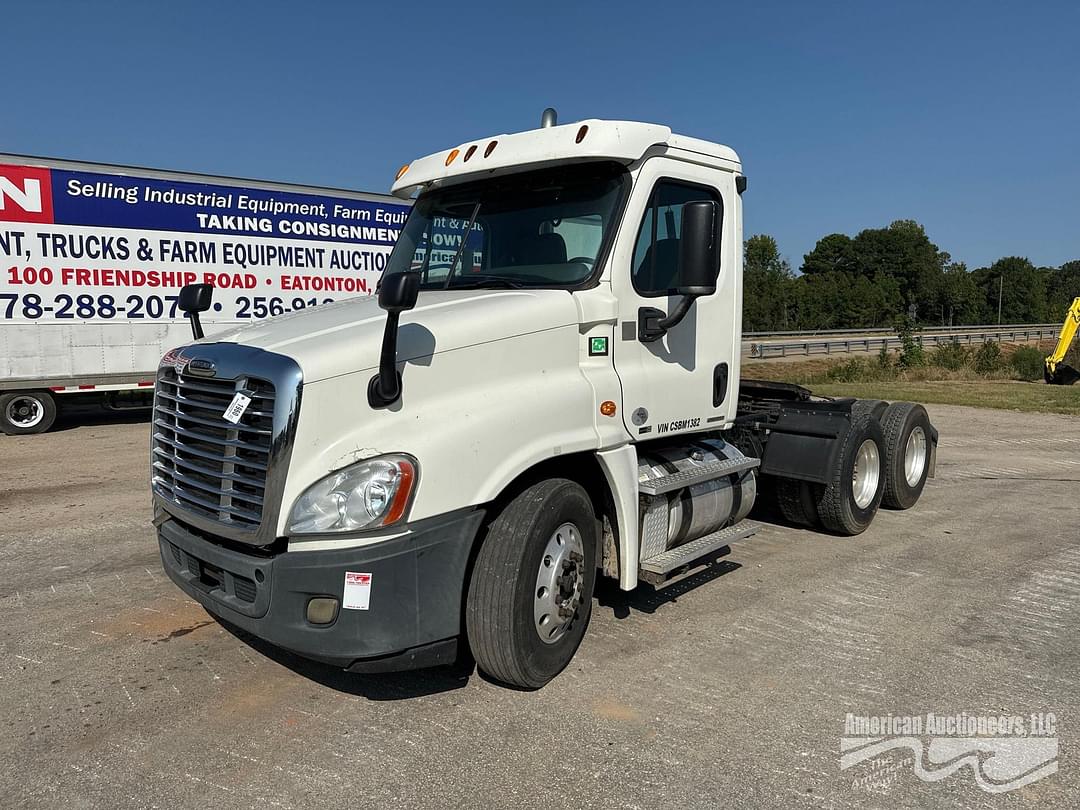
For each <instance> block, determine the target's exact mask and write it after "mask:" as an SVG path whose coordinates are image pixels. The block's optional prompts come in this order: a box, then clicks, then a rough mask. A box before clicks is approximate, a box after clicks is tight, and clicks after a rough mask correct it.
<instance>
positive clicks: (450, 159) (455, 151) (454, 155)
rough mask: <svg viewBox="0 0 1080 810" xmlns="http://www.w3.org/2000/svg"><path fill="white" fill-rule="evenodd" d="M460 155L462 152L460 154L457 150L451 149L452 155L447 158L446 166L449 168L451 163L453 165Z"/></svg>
mask: <svg viewBox="0 0 1080 810" xmlns="http://www.w3.org/2000/svg"><path fill="white" fill-rule="evenodd" d="M460 154H461V152H459V151H458V150H457V149H451V150H450V154H449V155H447V156H446V165H447V166H449V165H450V164H451V163H453V162H454V161H455V160H456V159H457V156H458V155H460Z"/></svg>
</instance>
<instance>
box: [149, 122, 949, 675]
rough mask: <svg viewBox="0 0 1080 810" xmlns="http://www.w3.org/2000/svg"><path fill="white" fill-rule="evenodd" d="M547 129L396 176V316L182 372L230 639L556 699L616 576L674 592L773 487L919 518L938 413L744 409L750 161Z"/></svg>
mask: <svg viewBox="0 0 1080 810" xmlns="http://www.w3.org/2000/svg"><path fill="white" fill-rule="evenodd" d="M553 118H554V114H553V112H552V111H547V112H546V113H545V120H544V124H545V125H546V126H543V127H541V128H540V129H537V130H533V131H527V132H522V133H518V134H512V135H497V136H494V137H490V138H483V139H480V140H476V141H470V142H468V143H464V144H461V145H460V146H457V147H455V148H453V149H449V150H447V151H444V152H439V153H437V154H434V155H430V156H428V157H425V158H421V159H419V160H417V161H415V162H414V163H412V164H411V165H407V166H404V167H402V169H401V171H400V172H399V173H398V176H397V180H396V181H395V183H394V184H393V192H394V194H396V195H398V196H400V197H401V198H403V199H412V198H413V197H414V196H415V202H414V205H413V208H412V211H411V212H410V215H409V219H408V221H407V222H406V224H405V226H404V228H403V229H402V232H401V236H400V238H399V239H398V242H397V244H396V246H395V247H394V250H393V253H392V254H391V257H390V260H389V263H388V265H387V267H386V270H385V272H384V274H383V276H382V279H381V282H380V287H379V290H378V296H377V298H375V297H371V298H361V299H353V300H349V301H342V302H339V303H335V304H329V305H327V306H320V307H318V308H317V309H315V310H312V311H304V312H297V313H293V314H289V315H283V316H281V317H277V318H273V319H271V320H269V321H266V322H263V323H259V324H252V325H250V326H246V327H243V328H239V329H236V330H233V331H227V332H223V333H220V334H218V335H216V336H214V337H212V338H208V339H205V340H200V341H197V342H194V343H191V344H190V345H186V346H183V347H181V348H179V349H176V350H174V351H170V352H169V353H167V354H166V356H165V357H164V359H163V361H162V363H161V366H160V368H159V370H158V376H157V384H156V392H157V393H156V402H155V412H154V422H153V449H152V478H153V482H152V486H153V497H154V502H155V523H156V526H157V530H158V537H159V542H160V547H161V557H162V561H163V564H164V566H165V569H166V570H167V571H168V574H169V576H170V577H171V578H172V579H173V581H174V582H176V584H177V585H179V586H180V587H181V588H182V589H183V590H184V591H186V592H187V593H188V594H189V595H191V596H192V597H193V598H194V599H196V600H198V601H199V602H200V603H201V604H202V605H204V606H205V607H206V608H207V610H208V611H210V612H211V613H212V614H214V615H216V616H218V617H220V618H221V619H223V620H225V621H226V622H228V623H230V624H231V625H235V626H238V627H240V628H242V629H244V630H246V631H248V632H250V633H252V634H254V635H255V636H258V637H261V638H263V639H265V640H268V641H270V642H272V643H273V644H275V645H278V646H280V647H282V648H285V649H288V650H291V651H293V652H295V653H298V654H300V655H301V656H307V657H309V658H312V659H317V660H321V661H323V662H327V663H330V664H333V665H336V666H340V667H343V668H346V669H348V670H350V671H354V672H371V671H385V670H393V669H402V668H408V667H419V666H425V665H432V664H440V663H447V662H450V661H453V660H455V659H456V657H457V656H458V655H459V654H461V653H462V652H463V651H466V650H467V651H468V652H470V653H471V655H472V656H473V658H474V659H475V661H476V662H477V664H478V666H479V667H480V668H481V669H482V670H483V671H484V672H486V673H487V674H489V675H490V676H492V677H494V678H496V679H498V680H501V681H503V682H505V683H508V684H513V685H516V686H520V687H527V688H534V687H539V686H542V685H543V684H545V683H546V682H548V681H549V680H550V679H551V678H553V677H554V676H555V675H556V674H557V673H559V671H560V670H562V669H563V667H565V666H566V665H567V663H568V662H569V661H570V660H571V658H572V656H573V655H574V653H575V651H576V650H577V647H578V645H579V643H580V642H581V639H582V636H583V634H584V633H585V628H586V626H587V624H588V621H589V615H590V609H591V604H592V595H593V587H594V584H595V582H596V578H597V576H607V577H612V578H614V579H615V580H617V582H618V585H619V587H620V588H622V589H624V590H628V591H629V590H632V589H633V588H635V587H637V586H638V583H639V580H646V581H648V582H650V583H652V584H653V585H656V586H662V585H663V584H664V583H665V582H667V581H670V579H671V578H672V577H673V576H676V575H678V574H680V573H681V572H684V571H687V570H690V569H692V568H693V567H695V566H696V565H698V564H699V563H701V562H703V561H709V560H710V559H711V558H715V557H716V556H717V555H718V554H719V553H722V552H723V550H724V549H725V547H726V546H728V545H729V544H730V543H733V542H735V541H736V540H738V539H741V538H743V537H747V536H749V535H750V534H752V533H753V532H754V531H755V528H756V527H755V526H754V525H752V524H750V523H748V522H747V521H746V517H747V515H748V513H749V512H750V510H751V508H752V507H753V505H754V501H755V498H756V495H757V491H758V487H759V485H762V484H766V483H767V490H768V491H769V492H770V493H771V496H773V497H775V498H776V499H777V500H778V502H779V507H780V509H781V510H782V511H783V513H784V514H785V515H786V516H787V517H788V518H789V519H790V520H793V521H796V522H799V523H803V524H806V525H813V526H820V527H822V528H825V529H827V530H829V531H832V532H836V533H841V534H848V535H853V534H858V533H859V532H861V531H863V530H864V529H865V528H866V527H867V526H868V525H869V524H870V522H871V520H872V519H873V517H874V515H875V514H876V512H877V510H878V507H879V505H881V504H882V502H883V501H884V502H885V503H886V505H887V506H890V507H893V508H901V509H903V508H907V507H910V506H912V505H913V504H914V503H915V501H916V500H917V499H918V497H919V495H920V494H921V492H922V489H923V486H924V484H925V482H926V479H927V476H928V475H931V474H932V472H933V466H934V460H935V453H936V443H937V434H936V432H935V430H934V429H933V427H932V426H931V424H930V422H929V420H928V419H927V415H926V411H925V410H924V409H923V408H922V407H921V406H919V405H915V404H911V403H894V404H892V405H889V404H887V403H885V402H876V401H855V400H850V399H847V400H822V399H816V398H812V397H811V396H810V393H809V392H808V391H806V390H805V389H803V388H800V387H798V386H794V385H785V384H774V383H759V382H753V381H747V380H741V379H740V374H739V360H740V329H741V309H742V265H741V254H742V199H741V194H742V192H743V190H744V189H745V187H746V180H745V178H744V176H743V172H742V166H741V163H740V161H739V157H738V156H737V155H736V153H735V152H734V151H732V150H731V149H729V148H728V147H726V146H720V145H718V144H715V143H708V142H706V141H703V140H698V139H696V138H689V137H684V136H682V135H675V134H673V133H672V132H671V130H670V129H668V128H667V127H664V126H657V125H654V124H645V123H633V122H626V121H601V120H587V121H582V122H578V123H574V124H569V125H556V124H554V122H553V120H552V119H553ZM210 293H211V291H210V290H209V288H188V289H185V291H184V297H183V300H182V302H181V305H182V307H184V308H185V310H186V311H189V312H192V314H193V316H194V317H195V318H197V317H198V312H199V311H201V310H205V308H206V307H207V306H209V301H210V298H209V294H210ZM765 489H766V487H763V491H765Z"/></svg>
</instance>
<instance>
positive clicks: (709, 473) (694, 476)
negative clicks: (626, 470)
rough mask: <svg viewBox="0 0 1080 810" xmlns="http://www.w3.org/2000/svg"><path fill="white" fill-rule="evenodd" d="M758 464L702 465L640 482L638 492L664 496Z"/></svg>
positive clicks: (744, 461) (746, 461)
mask: <svg viewBox="0 0 1080 810" xmlns="http://www.w3.org/2000/svg"><path fill="white" fill-rule="evenodd" d="M759 464H761V459H758V458H749V457H743V458H732V459H727V460H725V461H716V462H713V463H712V464H702V465H701V466H700V467H695V468H694V469H692V470H683V471H681V472H676V473H672V474H671V475H665V476H663V477H662V478H650V479H649V480H647V481H642V482H640V483H639V484H638V491H639V492H640V493H641V494H642V495H650V496H655V495H664V494H666V493H668V492H673V491H675V490H676V489H683V488H684V487H692V486H694V485H695V484H704V483H705V482H706V481H714V480H716V479H717V478H723V477H724V476H725V475H734V474H735V473H740V472H744V471H745V470H752V469H754V468H755V467H757V466H758V465H759Z"/></svg>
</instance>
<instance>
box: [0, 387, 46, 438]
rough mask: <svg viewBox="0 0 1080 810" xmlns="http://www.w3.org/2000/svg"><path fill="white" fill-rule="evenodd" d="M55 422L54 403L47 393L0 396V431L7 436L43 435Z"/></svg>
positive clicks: (21, 392)
mask: <svg viewBox="0 0 1080 810" xmlns="http://www.w3.org/2000/svg"><path fill="white" fill-rule="evenodd" d="M55 421H56V401H55V400H54V399H53V398H52V394H50V393H49V392H48V391H15V392H13V393H10V394H3V395H0V431H3V432H4V433H6V434H8V435H9V436H25V435H27V434H29V433H44V432H45V431H46V430H48V429H49V428H51V427H52V426H53V422H55Z"/></svg>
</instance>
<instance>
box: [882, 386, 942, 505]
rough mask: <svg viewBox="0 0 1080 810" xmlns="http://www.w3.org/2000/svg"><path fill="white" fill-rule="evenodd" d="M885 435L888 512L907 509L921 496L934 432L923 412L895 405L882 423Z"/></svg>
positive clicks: (909, 405)
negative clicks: (889, 510)
mask: <svg viewBox="0 0 1080 810" xmlns="http://www.w3.org/2000/svg"><path fill="white" fill-rule="evenodd" d="M881 426H882V430H883V431H884V435H885V496H884V498H883V499H882V504H883V505H884V506H886V507H888V508H890V509H910V508H911V507H913V506H914V505H915V504H916V502H917V501H918V500H919V498H920V497H921V496H922V492H923V488H924V487H925V486H926V478H927V476H928V475H929V473H930V455H931V452H932V450H933V447H932V445H931V442H933V428H932V427H931V426H930V417H929V416H927V414H926V408H924V407H923V406H922V405H918V404H916V403H914V402H895V403H893V404H892V405H890V406H889V407H888V409H887V410H886V411H885V415H884V416H883V417H882V420H881Z"/></svg>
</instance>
